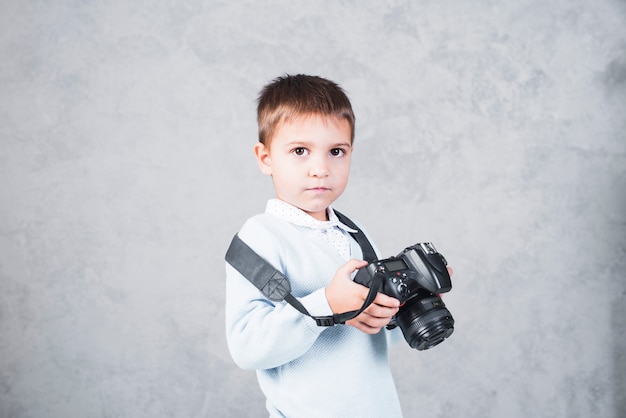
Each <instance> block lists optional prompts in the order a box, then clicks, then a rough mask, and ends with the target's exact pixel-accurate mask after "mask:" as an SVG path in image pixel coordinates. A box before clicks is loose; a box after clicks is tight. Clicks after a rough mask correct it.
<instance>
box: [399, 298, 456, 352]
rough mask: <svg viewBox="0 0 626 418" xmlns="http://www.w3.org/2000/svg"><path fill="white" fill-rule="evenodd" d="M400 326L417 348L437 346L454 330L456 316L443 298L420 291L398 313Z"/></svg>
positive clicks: (423, 348)
mask: <svg viewBox="0 0 626 418" xmlns="http://www.w3.org/2000/svg"><path fill="white" fill-rule="evenodd" d="M396 321H397V323H398V326H399V327H400V329H401V330H402V333H403V334H404V338H405V339H406V341H407V343H409V345H410V346H411V347H413V348H415V349H417V350H420V351H421V350H428V349H429V348H431V347H434V346H436V345H437V344H439V343H440V342H442V341H443V340H445V339H446V338H448V337H449V336H450V335H451V334H452V332H453V331H454V318H452V314H450V311H448V309H447V308H446V305H445V304H444V303H443V301H442V300H441V298H440V297H439V296H437V295H433V294H431V293H427V294H424V293H418V294H417V295H416V296H415V297H413V298H411V299H409V300H408V301H407V302H406V304H405V305H404V306H402V308H400V310H399V311H398V314H397V315H396Z"/></svg>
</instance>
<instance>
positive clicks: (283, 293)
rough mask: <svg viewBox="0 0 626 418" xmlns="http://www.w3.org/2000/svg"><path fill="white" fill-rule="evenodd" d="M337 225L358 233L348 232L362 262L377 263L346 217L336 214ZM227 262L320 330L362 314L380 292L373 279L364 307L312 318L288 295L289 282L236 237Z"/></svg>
mask: <svg viewBox="0 0 626 418" xmlns="http://www.w3.org/2000/svg"><path fill="white" fill-rule="evenodd" d="M335 214H336V215H337V218H339V221H340V222H341V223H343V224H345V225H347V226H349V227H350V228H352V229H354V230H356V231H357V232H354V233H353V232H351V233H350V235H352V237H353V238H354V239H355V240H356V242H357V243H358V244H359V246H360V247H361V251H362V252H363V259H364V260H365V261H367V262H370V263H371V262H372V261H375V260H376V258H377V257H376V252H375V251H374V248H373V247H372V244H371V243H370V242H369V240H368V239H367V237H366V236H365V233H363V231H361V230H360V229H359V228H358V227H357V226H356V225H355V224H354V222H352V221H351V220H350V219H349V218H348V217H347V216H345V215H343V214H341V213H339V212H337V211H335ZM226 262H228V264H230V265H231V266H233V267H234V268H235V270H237V271H238V272H239V273H241V275H242V276H243V277H245V278H246V279H248V280H249V281H250V282H251V283H252V284H253V285H254V286H255V287H256V288H257V289H259V290H260V291H261V293H262V294H263V296H265V297H266V298H268V299H269V300H271V301H273V302H280V301H283V300H284V301H285V302H287V303H289V304H290V305H291V306H293V307H294V308H296V309H297V310H298V311H299V312H301V313H302V314H304V315H307V316H310V317H311V318H313V319H314V320H315V322H316V323H317V325H318V326H320V327H330V326H333V325H337V324H344V323H345V322H346V321H349V320H350V319H352V318H355V317H356V316H358V315H359V314H360V313H361V312H363V311H364V310H365V309H366V308H367V307H368V306H369V305H370V304H371V303H372V302H373V301H374V299H375V298H376V294H377V293H378V292H379V291H380V290H381V288H382V277H379V275H375V276H374V277H373V279H372V282H371V284H370V288H369V292H368V294H367V297H366V298H365V301H364V302H363V305H362V306H361V308H360V309H358V310H355V311H349V312H344V313H341V314H334V315H330V316H313V315H311V314H310V313H309V311H307V309H306V308H305V307H304V306H303V305H302V303H300V301H299V300H298V299H297V298H296V297H294V296H293V295H292V294H291V284H290V283H289V279H288V278H287V277H286V276H285V275H284V274H282V273H281V272H280V271H278V270H277V269H276V268H274V266H272V265H271V264H270V263H269V262H268V261H267V260H265V259H264V258H263V257H261V256H260V255H258V254H257V253H256V252H255V251H254V250H253V249H252V248H250V247H249V246H248V245H247V244H246V243H245V242H243V240H241V238H239V235H235V236H234V237H233V240H232V241H231V243H230V246H229V247H228V251H227V252H226Z"/></svg>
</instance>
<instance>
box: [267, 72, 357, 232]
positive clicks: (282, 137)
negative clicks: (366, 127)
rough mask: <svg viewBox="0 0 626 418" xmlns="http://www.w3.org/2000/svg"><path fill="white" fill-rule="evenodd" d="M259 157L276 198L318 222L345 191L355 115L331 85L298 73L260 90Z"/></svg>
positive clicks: (339, 91) (324, 217) (348, 104)
mask: <svg viewBox="0 0 626 418" xmlns="http://www.w3.org/2000/svg"><path fill="white" fill-rule="evenodd" d="M258 120H259V142H257V143H256V145H255V146H254V153H255V155H256V158H257V161H258V163H259V168H260V169H261V172H262V173H263V174H266V175H268V176H271V177H272V182H273V183H274V190H275V191H276V197H277V198H278V199H280V200H282V201H284V202H287V203H289V204H291V205H293V206H295V207H298V208H300V209H302V210H303V211H304V212H306V213H308V214H309V215H311V216H313V217H314V218H316V219H318V220H322V221H324V220H327V216H328V214H327V208H328V206H329V205H330V204H331V203H332V202H334V201H335V200H336V199H337V198H338V197H339V196H340V195H341V194H342V193H343V191H344V189H345V187H346V184H347V182H348V177H349V173H350V159H351V156H352V142H353V139H354V114H353V113H352V106H351V105H350V101H349V100H348V97H347V96H346V94H345V93H344V92H343V90H342V89H341V88H340V87H339V86H338V85H337V84H335V83H333V82H332V81H328V80H326V79H323V78H320V77H313V76H306V75H296V76H285V77H281V78H277V79H276V80H274V81H273V82H272V83H270V84H268V85H267V86H266V87H265V88H264V89H263V90H262V92H261V95H260V97H259V107H258Z"/></svg>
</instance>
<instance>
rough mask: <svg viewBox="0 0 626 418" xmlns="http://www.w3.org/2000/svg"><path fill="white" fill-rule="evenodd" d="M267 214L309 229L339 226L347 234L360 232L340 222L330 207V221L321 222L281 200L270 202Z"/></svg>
mask: <svg viewBox="0 0 626 418" xmlns="http://www.w3.org/2000/svg"><path fill="white" fill-rule="evenodd" d="M265 212H266V213H271V214H272V215H275V216H278V217H279V218H281V219H284V220H286V221H287V222H290V223H292V224H295V225H299V226H305V227H307V228H312V229H319V230H327V229H330V228H333V227H335V226H337V227H339V228H341V229H343V230H344V231H346V232H350V233H356V232H358V231H357V230H355V229H352V228H350V227H349V226H347V225H345V224H343V223H342V222H340V221H339V218H337V214H335V211H334V210H333V208H332V207H330V206H329V207H328V221H319V220H317V219H315V218H314V217H312V216H311V215H309V214H308V213H306V212H304V211H303V210H302V209H299V208H297V207H295V206H293V205H290V204H289V203H287V202H284V201H282V200H279V199H270V200H268V201H267V206H266V207H265Z"/></svg>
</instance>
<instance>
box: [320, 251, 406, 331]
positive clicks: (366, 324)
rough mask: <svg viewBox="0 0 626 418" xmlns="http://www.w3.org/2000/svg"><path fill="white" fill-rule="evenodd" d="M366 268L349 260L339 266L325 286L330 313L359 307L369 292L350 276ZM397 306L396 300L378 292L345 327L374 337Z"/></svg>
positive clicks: (394, 312) (361, 263)
mask: <svg viewBox="0 0 626 418" xmlns="http://www.w3.org/2000/svg"><path fill="white" fill-rule="evenodd" d="M366 265H367V261H362V260H355V259H351V260H348V262H347V263H346V264H344V265H343V266H341V267H339V269H338V270H337V272H336V273H335V277H333V279H332V280H331V282H330V283H329V284H328V286H327V287H326V299H327V300H328V304H329V305H330V308H331V309H332V310H333V312H334V313H344V312H348V311H354V310H358V309H360V308H361V306H363V302H364V301H365V299H366V298H367V294H368V293H369V289H368V288H367V287H365V286H363V285H360V284H358V283H355V282H353V281H352V278H351V277H350V275H351V274H352V273H353V272H354V271H356V270H358V269H359V268H361V267H365V266H366ZM399 307H400V301H399V300H398V299H395V298H392V297H390V296H387V295H385V294H383V293H380V292H379V293H378V294H377V295H376V299H374V302H373V303H372V304H371V305H370V306H368V307H367V308H366V309H365V310H364V311H363V312H361V314H360V315H358V316H357V317H356V318H353V319H351V320H349V321H347V322H346V324H348V325H351V326H353V327H355V328H357V329H359V330H361V331H363V332H365V333H367V334H376V333H378V332H379V331H380V330H381V328H382V327H384V326H385V325H387V324H388V323H389V321H391V318H392V317H393V316H394V315H395V314H396V313H397V312H398V308H399Z"/></svg>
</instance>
